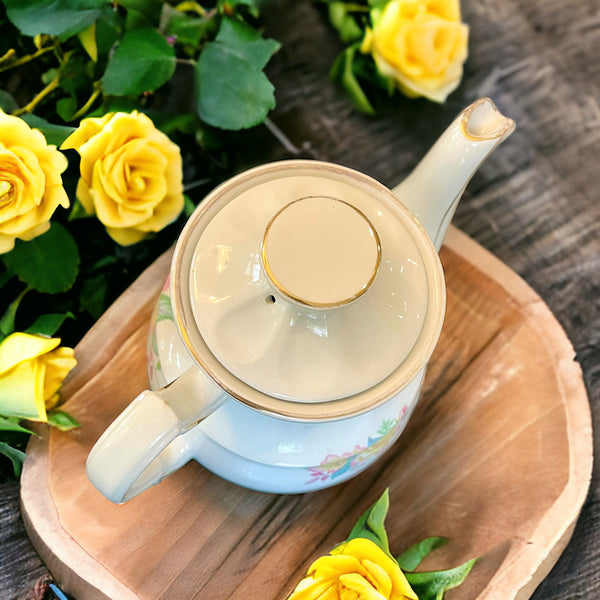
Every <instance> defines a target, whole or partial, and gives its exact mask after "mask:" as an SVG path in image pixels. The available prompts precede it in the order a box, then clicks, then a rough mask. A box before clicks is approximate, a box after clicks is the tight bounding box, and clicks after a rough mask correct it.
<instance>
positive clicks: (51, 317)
mask: <svg viewBox="0 0 600 600" xmlns="http://www.w3.org/2000/svg"><path fill="white" fill-rule="evenodd" d="M74 318H75V315H74V314H73V313H72V312H66V313H51V314H48V315H41V316H40V317H38V318H37V319H36V320H35V322H34V323H33V325H32V326H31V327H29V328H28V329H26V330H25V333H31V334H37V335H47V336H49V337H52V336H53V335H54V334H55V333H56V332H57V331H58V330H59V329H60V327H61V325H62V324H63V323H64V322H65V321H66V320H67V319H74Z"/></svg>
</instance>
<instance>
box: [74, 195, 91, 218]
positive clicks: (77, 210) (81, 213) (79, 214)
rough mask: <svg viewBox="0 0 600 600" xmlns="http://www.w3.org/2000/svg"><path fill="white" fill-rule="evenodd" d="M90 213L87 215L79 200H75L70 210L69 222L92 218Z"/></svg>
mask: <svg viewBox="0 0 600 600" xmlns="http://www.w3.org/2000/svg"><path fill="white" fill-rule="evenodd" d="M93 216H94V215H93V214H92V213H89V212H88V211H87V210H86V209H85V206H83V204H81V202H79V200H75V202H73V207H72V208H71V212H70V213H69V221H76V220H77V219H87V218H89V217H93Z"/></svg>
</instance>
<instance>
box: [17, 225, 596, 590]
mask: <svg viewBox="0 0 600 600" xmlns="http://www.w3.org/2000/svg"><path fill="white" fill-rule="evenodd" d="M441 256H442V262H443V264H444V268H445V271H446V275H447V285H448V310H447V317H446V322H445V326H444V330H443V333H442V336H441V339H440V342H439V345H438V348H437V349H436V352H435V354H434V356H433V358H432V360H431V363H430V367H429V370H428V375H427V379H426V383H425V386H424V390H423V396H422V399H421V401H420V402H419V405H418V407H417V409H416V411H415V413H414V415H413V417H412V418H411V421H410V423H409V425H408V428H407V430H406V431H405V433H404V434H403V435H402V436H401V438H400V440H399V441H398V442H397V443H396V444H395V446H394V447H393V448H392V449H391V450H390V451H389V452H388V453H387V454H386V455H385V456H384V457H383V458H382V459H381V460H380V461H379V462H377V463H376V464H375V465H373V466H372V467H371V468H369V469H368V470H367V471H365V472H364V473H362V474H361V475H359V476H358V477H356V478H355V479H352V480H350V481H348V482H346V483H342V484H340V485H338V486H336V487H333V488H329V489H327V490H324V491H321V492H313V493H311V494H304V495H293V496H280V495H271V494H263V493H258V492H253V491H249V490H246V489H243V488H240V487H237V486H235V485H233V484H230V483H228V482H226V481H223V480H221V479H219V478H218V477H216V476H214V475H212V474H210V473H208V472H207V471H205V470H204V469H203V468H202V467H200V466H199V465H197V464H196V463H193V464H192V463H190V464H188V465H187V466H186V467H184V468H183V469H181V470H180V471H178V472H177V473H176V474H174V475H172V476H171V477H169V478H168V479H166V480H165V481H164V482H162V483H161V484H160V485H158V486H156V487H154V488H152V489H151V490H149V491H148V492H145V493H143V494H142V495H140V496H138V497H137V498H135V499H134V500H132V501H130V502H129V503H127V504H125V505H122V506H116V505H113V504H111V503H110V502H109V501H107V500H105V499H104V498H103V497H102V496H101V495H100V494H99V493H98V492H97V491H96V490H95V489H94V488H93V487H92V486H91V484H90V483H89V482H88V480H87V478H86V475H85V471H84V463H85V459H86V456H87V453H88V451H89V449H90V447H91V446H92V445H93V443H94V442H95V440H96V439H97V438H98V436H99V435H100V433H101V432H102V431H103V430H104V429H105V428H106V426H107V425H108V424H109V423H110V422H111V421H112V419H113V418H114V417H116V415H117V414H118V413H119V412H120V411H121V410H122V409H123V408H124V407H125V405H126V404H127V403H128V402H129V401H130V399H131V398H133V397H134V396H135V395H136V394H137V393H138V392H139V391H141V390H142V389H143V388H144V387H145V386H146V371H145V342H146V334H147V328H148V320H149V315H150V311H151V309H152V307H153V304H154V302H155V299H156V297H157V295H158V293H159V290H160V288H161V286H162V284H163V281H164V279H165V276H166V274H167V271H168V266H169V259H170V256H169V255H165V256H163V257H161V258H160V259H159V260H158V261H157V262H156V263H155V264H154V265H152V266H151V267H150V268H149V269H148V270H147V271H146V272H145V273H144V274H143V275H142V276H141V277H140V278H139V279H138V280H137V281H136V282H135V283H134V284H133V286H132V287H131V288H130V289H129V290H127V291H126V292H125V293H124V294H123V296H122V297H121V298H120V299H119V300H118V301H117V302H116V303H115V304H114V305H113V306H112V307H111V309H110V310H109V311H108V312H107V313H106V315H105V316H103V317H102V319H100V321H99V322H98V323H97V325H96V326H95V327H94V328H93V329H92V330H91V331H90V332H89V334H88V335H87V336H86V337H85V338H84V339H83V340H82V341H81V343H80V344H79V345H78V347H77V349H76V356H77V358H78V360H79V365H78V367H77V369H76V370H75V371H74V372H73V374H72V376H71V377H70V379H69V380H68V381H67V382H66V383H65V386H64V388H63V391H64V397H65V398H66V399H67V402H66V405H65V408H66V410H68V411H69V412H71V413H72V414H73V415H74V416H75V417H76V418H77V419H78V420H79V421H80V422H81V424H82V427H81V428H80V429H78V430H76V431H73V432H70V433H61V432H59V431H47V430H46V431H44V432H42V435H41V437H39V438H32V440H31V443H30V445H29V448H28V453H27V460H26V462H25V468H24V471H23V475H22V487H21V500H22V514H23V519H24V521H25V525H26V528H27V531H28V533H29V535H30V537H31V540H32V541H33V543H34V545H35V546H36V548H37V550H38V551H39V553H40V555H41V556H42V558H43V559H44V560H45V562H46V563H47V565H48V567H49V568H50V570H51V571H52V573H53V574H54V576H55V577H56V579H57V580H58V582H59V583H60V584H61V585H62V586H63V587H64V589H65V591H67V592H69V593H70V594H72V595H73V596H74V597H75V598H77V600H97V599H103V600H105V599H110V600H117V599H118V600H133V599H144V600H157V599H161V600H166V599H173V600H196V599H197V600H220V599H226V598H227V599H240V600H241V599H243V600H247V599H256V600H284V599H285V598H286V597H287V595H288V594H289V592H290V591H291V590H292V588H293V587H294V586H295V584H296V582H297V581H298V580H299V579H300V578H301V577H302V575H303V573H304V572H305V570H306V568H307V567H308V565H309V564H310V562H311V561H312V560H314V559H315V558H316V557H317V556H319V555H321V554H324V553H326V552H327V551H328V550H329V549H331V548H332V547H333V546H334V545H335V544H336V543H338V542H340V541H342V540H343V539H345V538H346V536H347V535H348V533H349V532H350V529H351V527H352V525H353V524H354V522H355V521H356V519H357V518H358V517H359V515H360V514H361V513H362V512H363V511H364V510H366V509H367V508H368V506H370V505H371V504H372V503H373V502H374V501H375V500H376V499H377V498H378V496H379V495H380V494H381V493H382V492H383V490H384V489H385V488H386V487H389V489H390V498H391V507H390V512H389V514H388V519H387V528H388V533H389V537H390V544H391V548H392V550H393V551H394V552H396V553H400V552H401V551H403V550H404V549H405V548H406V547H407V546H408V545H410V544H412V543H414V542H416V541H418V540H420V539H422V538H424V537H427V536H431V535H441V536H447V537H449V538H450V539H451V541H450V542H449V543H448V544H447V545H446V546H444V547H443V548H442V549H440V550H437V551H435V552H434V553H433V554H432V555H430V557H429V558H428V559H427V561H426V562H425V563H424V564H423V568H424V569H427V570H428V569H430V568H434V569H435V568H449V567H452V566H455V565H457V564H459V563H462V562H464V561H465V560H467V559H469V558H472V557H475V556H481V560H480V561H479V562H478V563H477V564H476V566H475V568H474V569H473V571H472V572H471V574H470V575H469V577H468V579H467V581H466V582H465V583H464V584H463V585H462V586H461V587H460V588H457V589H455V590H452V591H450V592H449V593H448V594H447V598H448V600H475V599H477V600H484V599H485V600H510V599H519V600H523V599H525V598H528V597H529V596H530V595H531V593H532V592H533V590H534V589H535V587H536V586H537V584H538V583H539V582H540V581H541V579H542V578H543V577H544V576H545V575H546V574H547V572H548V571H549V570H550V568H551V567H552V565H553V564H554V563H555V562H556V560H557V558H558V556H559V554H560V552H561V551H562V550H563V548H564V547H565V545H566V544H567V541H568V540H569V538H570V535H571V532H572V529H573V526H574V523H575V521H576V519H577V516H578V514H579V511H580V508H581V506H582V504H583V502H584V499H585V496H586V492H587V490H588V485H589V480H590V475H591V464H592V435H591V417H590V410H589V404H588V400H587V396H586V392H585V388H584V385H583V382H582V376H581V371H580V369H579V366H578V364H577V363H576V362H575V361H574V352H573V349H572V347H571V344H570V343H569V341H568V340H567V338H566V337H565V334H564V332H563V330H562V329H561V327H560V326H559V324H558V323H557V321H556V320H555V318H554V317H553V316H552V314H551V313H550V311H549V310H548V308H547V307H546V306H545V305H544V303H543V302H542V301H541V299H540V298H539V297H538V296H537V295H536V294H535V293H534V292H533V291H532V290H531V289H530V288H529V287H528V286H527V285H526V284H525V283H524V282H523V281H522V280H521V279H520V278H519V277H518V276H517V275H515V274H514V273H513V272H512V271H511V270H510V269H508V268H507V267H506V266H505V265H503V264H502V263H501V262H500V261H498V260H497V259H495V258H494V257H493V256H491V255H490V254H489V253H487V252H486V251H484V250H483V249H482V248H481V247H480V246H478V245H477V244H476V243H475V242H473V241H472V240H471V239H469V238H468V237H467V236H465V235H464V234H462V233H460V232H459V231H458V230H456V229H451V230H450V232H449V233H448V236H447V238H446V243H445V246H444V248H443V249H442V253H441Z"/></svg>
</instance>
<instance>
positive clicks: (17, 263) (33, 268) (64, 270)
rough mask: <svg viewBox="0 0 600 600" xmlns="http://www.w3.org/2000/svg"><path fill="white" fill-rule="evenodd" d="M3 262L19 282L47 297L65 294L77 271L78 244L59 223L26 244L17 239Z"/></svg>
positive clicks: (52, 224) (53, 224)
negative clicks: (48, 295) (47, 295)
mask: <svg viewBox="0 0 600 600" xmlns="http://www.w3.org/2000/svg"><path fill="white" fill-rule="evenodd" d="M3 259H4V263H5V264H6V266H7V267H8V268H9V269H12V271H14V273H15V274H16V275H17V276H18V277H19V279H20V280H21V281H23V282H24V283H26V284H27V285H28V286H29V287H30V288H33V289H35V290H37V291H38V292H42V293H47V294H58V293H60V292H66V291H67V290H68V289H69V288H70V287H71V286H72V285H73V283H74V282H75V279H76V277H77V273H78V272H79V251H78V250H77V244H76V243H75V240H74V239H73V238H72V237H71V234H70V233H69V232H68V231H67V230H66V229H65V228H64V227H63V226H62V225H61V224H60V223H51V225H50V229H49V230H48V231H47V232H46V233H44V234H43V235H40V236H38V237H36V238H34V239H32V240H30V241H28V242H23V241H21V240H17V242H16V243H15V247H14V248H13V249H12V250H11V251H10V252H8V253H7V254H5V255H4V257H3Z"/></svg>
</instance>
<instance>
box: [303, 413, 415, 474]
mask: <svg viewBox="0 0 600 600" xmlns="http://www.w3.org/2000/svg"><path fill="white" fill-rule="evenodd" d="M407 409H408V407H407V406H404V407H402V412H401V413H400V415H399V416H398V418H395V419H386V420H385V421H383V423H381V425H380V426H379V429H378V430H377V435H376V436H375V437H369V438H368V439H367V445H366V446H361V445H360V444H356V445H355V446H354V448H352V450H349V451H347V452H343V453H342V454H340V455H338V454H328V455H327V456H326V457H325V458H324V459H323V460H322V461H321V464H319V466H317V467H308V471H309V473H310V478H309V479H308V480H307V481H306V482H305V483H306V485H310V484H313V483H317V482H318V481H327V480H328V479H336V478H338V477H341V476H342V475H344V474H346V473H348V472H349V471H351V470H354V469H356V468H357V467H359V466H360V465H362V464H364V463H365V462H367V461H369V460H371V459H373V458H375V456H376V455H377V454H379V453H381V452H383V451H384V450H385V449H386V448H387V446H388V444H389V443H391V441H392V440H393V439H394V437H395V436H396V435H397V434H399V433H400V430H401V429H402V427H403V426H404V419H403V417H404V415H405V414H406V411H407Z"/></svg>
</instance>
